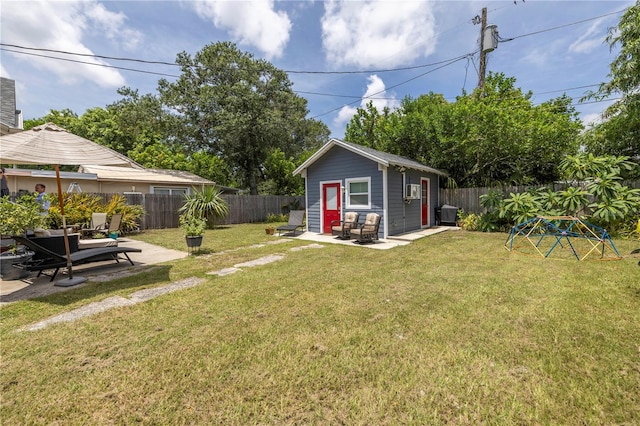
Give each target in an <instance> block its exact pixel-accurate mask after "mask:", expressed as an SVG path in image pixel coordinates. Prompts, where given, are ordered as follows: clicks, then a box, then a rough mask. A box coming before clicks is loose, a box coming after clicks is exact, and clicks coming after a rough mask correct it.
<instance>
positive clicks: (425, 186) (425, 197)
mask: <svg viewBox="0 0 640 426" xmlns="http://www.w3.org/2000/svg"><path fill="white" fill-rule="evenodd" d="M420 183H421V184H422V226H429V181H428V180H426V179H423V180H422V181H421V182H420Z"/></svg>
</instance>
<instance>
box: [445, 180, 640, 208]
mask: <svg viewBox="0 0 640 426" xmlns="http://www.w3.org/2000/svg"><path fill="white" fill-rule="evenodd" d="M622 184H623V185H625V186H628V187H629V188H640V181H625V182H622ZM568 186H569V185H568V184H566V183H555V184H552V185H529V186H503V187H483V188H455V189H441V190H440V204H441V205H442V204H449V205H451V206H456V207H459V208H461V209H463V210H464V211H465V213H475V214H480V213H485V209H484V208H483V207H482V206H481V205H480V196H481V195H484V194H488V193H489V191H491V190H498V191H502V192H503V193H504V194H505V197H509V194H510V193H512V192H513V193H514V194H519V193H522V192H526V191H528V190H529V189H532V188H549V189H551V190H553V191H562V190H564V189H566V188H567V187H568Z"/></svg>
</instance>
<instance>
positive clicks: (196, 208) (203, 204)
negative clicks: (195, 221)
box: [179, 186, 229, 225]
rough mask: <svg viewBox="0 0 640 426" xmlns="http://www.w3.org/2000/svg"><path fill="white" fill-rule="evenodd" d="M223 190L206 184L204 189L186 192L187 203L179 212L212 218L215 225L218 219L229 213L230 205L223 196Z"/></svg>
mask: <svg viewBox="0 0 640 426" xmlns="http://www.w3.org/2000/svg"><path fill="white" fill-rule="evenodd" d="M221 195H222V191H221V190H219V189H218V188H216V187H213V186H205V187H203V188H202V190H197V189H196V190H194V191H193V193H191V194H185V196H184V198H185V203H184V205H183V206H182V207H180V210H179V212H180V213H182V214H184V215H188V216H192V217H201V218H205V219H207V220H211V221H212V222H213V224H214V225H215V220H216V219H221V218H224V217H226V216H227V215H228V214H229V206H228V205H227V203H226V202H225V201H224V199H222V197H221Z"/></svg>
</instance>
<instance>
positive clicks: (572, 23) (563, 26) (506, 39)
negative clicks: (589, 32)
mask: <svg viewBox="0 0 640 426" xmlns="http://www.w3.org/2000/svg"><path fill="white" fill-rule="evenodd" d="M625 11H626V9H624V10H619V11H617V12H611V13H605V14H604V15H600V16H595V17H593V18H587V19H583V20H581V21H576V22H571V23H569V24H564V25H558V26H557V27H552V28H547V29H544V30H539V31H534V32H531V33H526V34H520V35H518V36H515V37H511V38H502V37H499V40H500V41H501V42H503V43H506V42H507V41H513V40H516V39H518V38H522V37H528V36H531V35H536V34H542V33H546V32H549V31H555V30H559V29H561V28H566V27H570V26H572V25H578V24H583V23H585V22H589V21H595V20H596V19H600V18H604V17H607V16H611V15H617V14H619V13H623V12H625Z"/></svg>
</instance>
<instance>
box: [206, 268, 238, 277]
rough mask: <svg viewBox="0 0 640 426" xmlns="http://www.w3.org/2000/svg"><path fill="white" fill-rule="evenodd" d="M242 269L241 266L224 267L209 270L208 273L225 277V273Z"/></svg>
mask: <svg viewBox="0 0 640 426" xmlns="http://www.w3.org/2000/svg"><path fill="white" fill-rule="evenodd" d="M238 271H240V269H239V268H224V269H220V270H218V271H212V272H207V275H217V276H219V277H224V276H225V275H231V274H235V273H236V272H238Z"/></svg>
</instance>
